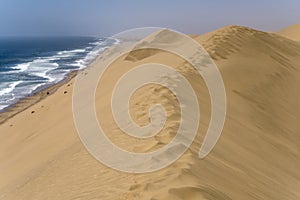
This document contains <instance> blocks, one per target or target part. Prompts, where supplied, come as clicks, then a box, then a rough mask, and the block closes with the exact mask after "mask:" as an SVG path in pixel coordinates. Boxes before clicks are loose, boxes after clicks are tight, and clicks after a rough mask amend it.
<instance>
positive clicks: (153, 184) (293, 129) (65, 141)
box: [0, 26, 300, 200]
mask: <svg viewBox="0 0 300 200" xmlns="http://www.w3.org/2000/svg"><path fill="white" fill-rule="evenodd" d="M156 34H166V35H165V37H163V38H164V39H163V40H160V42H161V43H163V44H165V45H168V40H169V39H172V38H168V36H167V33H166V32H165V33H164V32H160V33H156ZM152 38H153V37H152ZM154 38H155V35H154ZM193 38H194V39H195V40H196V41H198V42H199V43H201V44H202V45H203V46H204V47H205V49H206V50H207V51H208V52H209V54H210V55H211V56H212V58H213V59H214V60H215V62H216V64H217V66H218V67H219V70H220V72H221V74H222V76H223V80H224V83H225V87H226V92H227V98H228V99H227V103H228V108H227V109H228V111H227V117H226V123H225V126H224V130H223V134H222V136H221V138H220V140H219V141H218V143H217V145H216V146H215V148H214V149H213V151H212V152H211V153H210V154H209V155H208V157H206V158H205V159H203V160H200V159H199V158H198V151H199V147H200V146H201V143H202V141H203V137H204V134H205V132H206V129H207V127H208V124H209V120H210V99H209V94H208V92H207V87H206V85H205V83H204V81H203V79H202V78H201V77H200V76H199V75H198V74H197V73H196V72H195V70H194V69H193V68H192V66H191V65H190V64H189V63H187V62H186V61H184V60H183V59H182V58H179V57H177V56H175V55H173V54H170V53H168V52H164V51H158V50H153V51H150V53H149V52H147V55H145V52H143V51H134V52H131V53H130V54H127V55H124V56H122V57H120V58H119V59H118V60H117V61H115V62H114V63H113V64H112V66H111V67H110V68H109V70H108V71H106V72H105V74H104V76H103V79H102V80H101V81H100V83H99V86H98V90H97V94H96V109H97V115H98V118H99V119H100V121H101V124H102V125H103V127H104V129H107V130H108V132H109V134H108V137H109V138H110V139H111V140H112V141H113V142H114V143H115V144H117V145H118V146H120V147H122V148H124V149H127V150H130V151H134V152H148V151H153V150H155V149H157V148H160V147H162V146H164V145H165V144H167V143H168V142H169V141H170V140H171V139H172V138H173V137H174V134H175V133H176V131H177V129H178V126H179V123H180V120H179V119H180V113H179V109H178V102H177V100H176V98H175V96H174V95H173V94H172V93H171V92H170V91H169V90H168V89H167V88H164V87H162V86H158V85H155V84H153V85H146V86H144V87H143V88H141V89H140V90H138V91H137V92H136V93H135V94H134V95H133V97H132V99H131V102H130V107H131V115H132V117H133V119H134V120H135V121H136V122H137V123H139V124H140V125H145V124H147V123H149V118H148V108H149V107H150V106H151V105H153V104H155V103H157V102H159V103H162V104H163V105H164V106H165V108H166V112H167V116H168V120H167V122H166V124H165V127H164V128H163V130H162V131H161V132H160V133H159V134H158V135H157V136H155V137H154V138H151V139H149V140H141V139H136V138H131V137H129V136H127V135H125V134H123V133H122V131H120V129H118V127H117V126H116V124H115V123H114V121H113V117H112V114H111V111H110V97H111V94H110V91H111V88H112V87H113V84H114V83H115V82H116V80H117V79H118V78H119V77H120V76H121V75H122V74H123V73H124V72H126V71H128V70H129V69H132V68H133V67H134V66H137V65H140V64H143V63H148V62H153V61H156V62H160V63H163V64H166V65H169V66H172V67H174V68H176V69H177V70H178V71H179V72H181V73H182V74H183V75H184V76H185V77H186V78H187V79H188V80H189V81H190V83H191V84H192V86H193V87H194V89H195V91H198V92H197V97H198V99H199V104H200V107H201V120H200V128H199V131H198V135H197V137H196V139H195V141H194V143H193V145H192V146H191V148H190V149H189V150H188V151H187V152H186V153H185V154H184V155H183V156H182V157H181V158H180V159H179V160H178V161H177V162H175V163H174V164H172V165H171V166H169V167H167V168H165V169H162V170H160V171H158V172H153V173H148V174H139V175H137V174H127V173H121V172H118V171H115V170H112V169H110V168H107V167H105V166H104V165H102V164H101V163H99V162H98V161H96V160H95V159H94V158H93V157H92V156H91V155H89V153H88V152H87V150H86V149H85V148H84V147H83V145H82V143H81V142H80V140H79V138H78V136H77V133H76V130H75V127H74V124H73V119H72V108H71V103H72V87H73V83H74V80H71V81H69V82H68V83H67V84H65V85H63V86H62V87H60V88H59V89H58V90H57V91H56V92H55V93H54V94H53V95H51V96H49V97H47V98H46V99H44V100H42V101H40V102H38V103H37V104H35V105H33V106H32V107H30V108H28V109H26V110H24V111H23V112H21V113H19V114H18V115H16V116H14V117H12V118H11V119H9V120H7V121H6V122H5V123H4V124H2V125H1V126H0V133H1V134H0V163H1V164H0V199H1V200H2V199H3V200H6V199H7V200H14V199H15V200H20V199H26V200H28V199H51V200H52V199H64V200H66V199H85V200H88V199H124V200H125V199H152V200H156V199H157V200H160V199H169V200H185V199H192V200H193V199H197V200H199V199H203V200H213V199H216V200H221V199H223V200H229V199H249V200H250V199H270V200H271V199H272V200H274V199H278V200H282V199H290V200H293V199H295V200H298V199H299V198H300V192H299V191H300V172H299V169H298V168H299V166H300V134H299V130H300V125H299V118H300V103H299V102H300V93H299V84H300V73H299V72H300V44H299V43H298V42H294V41H292V40H289V39H286V38H284V37H281V36H279V35H276V34H270V33H266V32H261V31H256V30H253V29H250V28H246V27H239V26H230V27H224V28H222V29H220V30H216V31H214V32H212V33H208V34H206V35H203V36H201V35H199V36H193ZM152 42H155V40H154V41H152ZM108 53H109V52H108ZM98 59H100V58H98ZM98 61H99V60H95V62H93V63H92V64H91V66H90V68H88V69H86V70H85V71H84V72H80V73H89V72H90V70H91V68H93V67H95V66H96V65H97V62H98ZM104 83H105V84H104ZM68 85H69V86H68ZM64 91H67V93H64ZM82 92H83V93H84V91H82ZM32 111H35V112H34V113H32ZM103 113H105V117H103ZM166 156H168V155H166Z"/></svg>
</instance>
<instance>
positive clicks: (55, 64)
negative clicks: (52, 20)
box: [0, 37, 116, 110]
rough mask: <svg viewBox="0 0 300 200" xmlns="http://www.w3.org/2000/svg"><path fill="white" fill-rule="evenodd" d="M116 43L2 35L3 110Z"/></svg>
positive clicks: (0, 95)
mask: <svg viewBox="0 0 300 200" xmlns="http://www.w3.org/2000/svg"><path fill="white" fill-rule="evenodd" d="M115 42H116V41H115V40H113V39H109V38H96V37H51V38H50V37H49V38H37V37H26V38H16V37H2V38H1V37H0V110H3V109H4V108H5V107H7V106H9V105H11V104H13V103H15V102H16V101H17V100H19V99H20V98H23V97H26V96H27V95H30V94H31V93H33V92H35V91H37V90H39V89H40V88H42V87H46V86H48V85H52V84H55V83H57V82H59V81H61V80H63V79H64V78H65V77H66V75H67V74H68V73H70V72H71V71H74V70H78V69H81V68H84V67H85V66H86V65H87V64H89V63H90V62H91V61H92V60H93V59H94V58H95V57H96V56H97V55H99V54H100V53H101V52H102V51H103V50H104V49H105V48H107V47H109V46H111V45H112V44H113V43H115Z"/></svg>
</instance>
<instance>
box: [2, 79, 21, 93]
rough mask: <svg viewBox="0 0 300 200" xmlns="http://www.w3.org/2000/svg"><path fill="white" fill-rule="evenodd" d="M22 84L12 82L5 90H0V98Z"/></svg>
mask: <svg viewBox="0 0 300 200" xmlns="http://www.w3.org/2000/svg"><path fill="white" fill-rule="evenodd" d="M22 82H23V81H16V82H12V83H10V84H8V86H6V87H5V88H2V89H0V96H2V95H5V94H8V93H10V92H12V91H13V90H14V89H15V88H16V87H17V85H19V84H20V83H22Z"/></svg>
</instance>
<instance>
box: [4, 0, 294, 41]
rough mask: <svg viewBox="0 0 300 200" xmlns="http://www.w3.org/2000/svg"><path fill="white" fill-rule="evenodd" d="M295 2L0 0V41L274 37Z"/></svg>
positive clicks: (288, 18)
mask: <svg viewBox="0 0 300 200" xmlns="http://www.w3.org/2000/svg"><path fill="white" fill-rule="evenodd" d="M299 22H300V0H252V1H251V0H249V1H246V0H244V1H243V0H181V1H179V0H107V1H104V0H47V1H46V0H0V36H49V35H73V36H80V35H82V36H84V35H89V36H111V35H113V34H117V33H119V32H121V31H125V30H128V29H132V28H139V27H163V28H170V29H173V30H177V31H180V32H183V33H191V34H196V33H197V34H202V33H206V32H209V31H212V30H215V29H218V28H221V27H223V26H226V25H243V26H248V27H252V28H256V29H260V30H265V31H276V30H279V29H281V28H284V27H286V26H289V25H292V24H295V23H299Z"/></svg>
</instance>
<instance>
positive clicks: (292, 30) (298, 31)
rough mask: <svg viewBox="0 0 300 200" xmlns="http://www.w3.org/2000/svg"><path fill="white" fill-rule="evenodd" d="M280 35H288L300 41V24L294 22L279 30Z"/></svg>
mask: <svg viewBox="0 0 300 200" xmlns="http://www.w3.org/2000/svg"><path fill="white" fill-rule="evenodd" d="M278 34H279V35H282V36H284V37H287V38H289V39H291V40H295V41H300V24H294V25H292V26H289V27H287V28H284V29H282V30H280V31H278Z"/></svg>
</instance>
